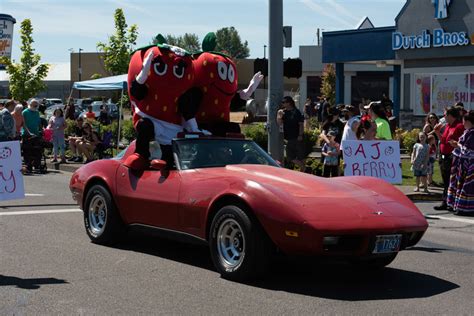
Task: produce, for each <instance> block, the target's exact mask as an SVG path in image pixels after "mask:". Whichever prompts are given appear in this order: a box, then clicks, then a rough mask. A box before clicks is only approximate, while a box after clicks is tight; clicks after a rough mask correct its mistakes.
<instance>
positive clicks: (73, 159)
mask: <svg viewBox="0 0 474 316" xmlns="http://www.w3.org/2000/svg"><path fill="white" fill-rule="evenodd" d="M76 159H77V157H76V156H72V157H71V158H69V159H68V160H67V161H76Z"/></svg>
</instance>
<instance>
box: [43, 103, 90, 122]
mask: <svg viewBox="0 0 474 316" xmlns="http://www.w3.org/2000/svg"><path fill="white" fill-rule="evenodd" d="M65 108H66V106H65V105H64V104H57V105H52V106H50V107H49V108H47V109H46V111H44V113H45V115H46V119H47V120H48V121H49V119H50V118H51V116H53V114H54V111H55V110H56V109H61V110H63V115H64V114H65V113H64V111H65ZM81 112H82V110H81V109H80V108H78V107H76V108H75V110H74V118H78V117H79V115H80V114H81Z"/></svg>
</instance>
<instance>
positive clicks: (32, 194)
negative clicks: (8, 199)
mask: <svg viewBox="0 0 474 316" xmlns="http://www.w3.org/2000/svg"><path fill="white" fill-rule="evenodd" d="M25 196H44V194H41V193H25Z"/></svg>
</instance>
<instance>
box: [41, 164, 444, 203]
mask: <svg viewBox="0 0 474 316" xmlns="http://www.w3.org/2000/svg"><path fill="white" fill-rule="evenodd" d="M83 165H84V164H79V163H67V164H59V163H50V162H47V166H48V170H59V171H66V172H74V171H76V170H77V169H79V168H80V167H81V166H83ZM395 187H397V189H399V190H400V191H402V192H403V193H404V194H405V195H406V196H407V197H408V198H409V199H410V200H412V201H441V196H442V195H443V188H439V187H429V188H428V190H429V191H430V193H424V192H422V191H423V190H421V192H414V191H413V189H414V187H413V186H408V185H395Z"/></svg>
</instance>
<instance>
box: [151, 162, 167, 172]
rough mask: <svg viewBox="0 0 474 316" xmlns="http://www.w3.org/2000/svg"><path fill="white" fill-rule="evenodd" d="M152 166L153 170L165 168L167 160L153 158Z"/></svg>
mask: <svg viewBox="0 0 474 316" xmlns="http://www.w3.org/2000/svg"><path fill="white" fill-rule="evenodd" d="M150 167H151V169H153V170H163V169H165V167H166V161H164V160H161V159H153V160H152V161H151V163H150Z"/></svg>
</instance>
